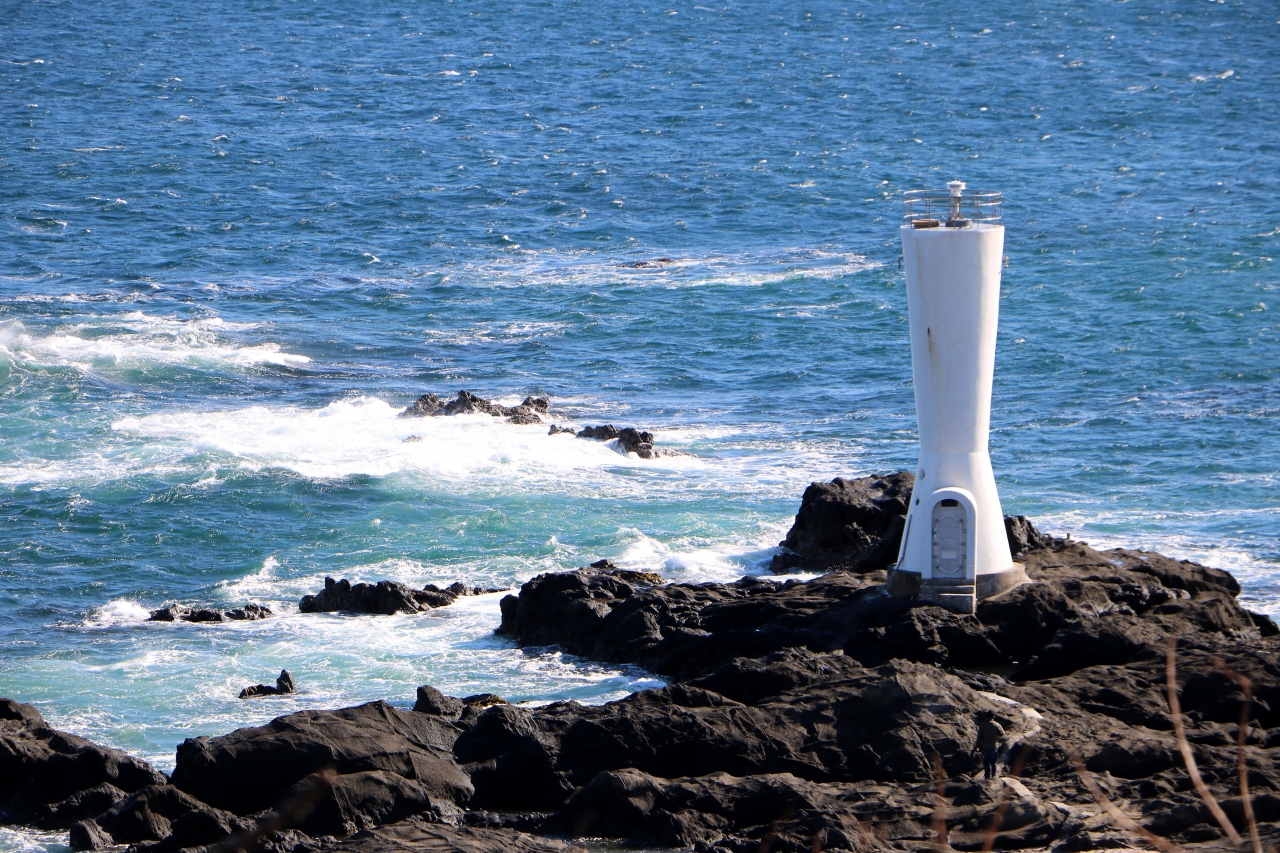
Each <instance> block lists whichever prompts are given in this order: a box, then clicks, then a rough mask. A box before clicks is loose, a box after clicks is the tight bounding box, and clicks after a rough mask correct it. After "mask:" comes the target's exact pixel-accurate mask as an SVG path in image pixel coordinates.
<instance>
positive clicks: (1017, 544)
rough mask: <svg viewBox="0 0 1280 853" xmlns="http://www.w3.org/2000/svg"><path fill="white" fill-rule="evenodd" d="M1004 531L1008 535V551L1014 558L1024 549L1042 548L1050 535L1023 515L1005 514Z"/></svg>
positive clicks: (1048, 540) (1049, 538) (1046, 543)
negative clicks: (1038, 528)
mask: <svg viewBox="0 0 1280 853" xmlns="http://www.w3.org/2000/svg"><path fill="white" fill-rule="evenodd" d="M1004 532H1005V535H1006V536H1008V537H1009V553H1010V554H1012V555H1013V556H1014V557H1015V558H1016V557H1017V556H1018V555H1019V554H1021V553H1023V552H1024V551H1030V550H1033V549H1035V548H1043V547H1044V546H1046V545H1048V544H1049V542H1050V540H1051V537H1048V536H1045V535H1044V534H1043V533H1041V532H1040V531H1039V530H1036V526H1035V525H1034V524H1032V523H1031V519H1029V518H1027V517H1026V516H1025V515H1006V516H1005V517H1004Z"/></svg>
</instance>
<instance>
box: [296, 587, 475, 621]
mask: <svg viewBox="0 0 1280 853" xmlns="http://www.w3.org/2000/svg"><path fill="white" fill-rule="evenodd" d="M488 592H501V590H497V589H483V588H481V587H478V586H475V587H470V586H467V585H465V584H462V583H453V584H450V585H449V586H447V587H445V588H443V589H441V588H440V587H438V586H436V585H434V584H427V585H426V586H424V587H423V588H422V589H413V588H411V587H409V586H407V585H405V584H402V583H400V582H398V581H378V582H377V583H356V584H353V583H351V581H349V580H346V579H345V578H344V579H342V580H336V581H335V580H334V579H333V578H325V579H324V589H323V590H321V591H320V592H318V593H316V594H314V595H304V596H303V597H302V600H301V601H300V602H299V603H298V610H300V611H301V612H303V613H333V612H336V611H346V612H348V613H376V614H382V615H385V616H390V615H391V614H393V613H418V612H420V611H423V610H430V609H431V608H433V607H445V606H447V605H450V604H453V603H454V602H455V601H457V600H458V599H459V598H461V597H462V596H466V595H482V594H484V593H488Z"/></svg>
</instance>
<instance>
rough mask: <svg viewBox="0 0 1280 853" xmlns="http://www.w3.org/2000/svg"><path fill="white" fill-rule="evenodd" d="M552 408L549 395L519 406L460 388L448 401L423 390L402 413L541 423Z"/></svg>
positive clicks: (410, 415) (422, 416)
mask: <svg viewBox="0 0 1280 853" xmlns="http://www.w3.org/2000/svg"><path fill="white" fill-rule="evenodd" d="M550 409H551V402H550V401H549V400H548V399H547V398H546V397H525V398H524V400H523V401H521V403H520V405H518V406H503V405H500V404H498V403H494V402H491V401H489V400H486V399H484V398H483V397H477V396H476V395H475V394H472V393H471V392H470V391H459V392H458V396H457V397H454V398H453V399H452V400H449V401H447V402H446V401H444V400H441V399H440V398H439V397H437V396H436V395H435V394H423V395H422V396H421V397H419V398H418V399H417V400H415V401H414V402H413V404H412V405H410V406H409V407H408V408H406V409H405V410H404V411H403V412H401V413H400V417H402V418H425V417H442V416H448V415H491V416H493V417H495V418H506V419H507V420H508V421H510V422H512V423H517V424H539V423H542V416H543V415H545V414H547V413H548V412H549V411H550Z"/></svg>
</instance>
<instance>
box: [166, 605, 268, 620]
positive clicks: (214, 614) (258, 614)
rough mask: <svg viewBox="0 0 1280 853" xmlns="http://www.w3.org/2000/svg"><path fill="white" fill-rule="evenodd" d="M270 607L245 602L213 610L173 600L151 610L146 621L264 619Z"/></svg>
mask: <svg viewBox="0 0 1280 853" xmlns="http://www.w3.org/2000/svg"><path fill="white" fill-rule="evenodd" d="M270 615H271V608H270V607H267V606H266V605H265V604H246V605H245V606H243V607H237V608H235V609H234V610H214V609H213V608H211V607H189V606H187V605H185V604H179V603H178V602H176V601H174V602H171V603H169V604H166V605H165V606H164V607H161V608H160V609H159V610H152V611H151V615H150V616H148V617H147V621H148V622H252V621H256V620H258V619H266V618H267V617H268V616H270Z"/></svg>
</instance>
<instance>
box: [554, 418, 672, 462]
mask: <svg viewBox="0 0 1280 853" xmlns="http://www.w3.org/2000/svg"><path fill="white" fill-rule="evenodd" d="M553 429H555V428H554V427H553ZM559 431H560V432H566V431H569V432H571V431H572V430H564V429H561V430H559ZM552 435H555V432H552ZM577 436H578V438H589V439H594V440H596V441H614V440H615V439H616V440H617V442H618V449H619V450H621V451H622V452H623V453H634V454H635V455H637V456H639V457H640V458H641V459H657V458H658V457H661V456H682V455H684V454H682V453H680V452H679V451H676V450H667V449H665V448H661V447H654V445H653V442H654V438H653V433H651V432H648V431H646V430H639V429H636V428H635V427H616V426H614V425H613V424H601V425H600V426H585V427H583V428H582V429H580V430H578V431H577Z"/></svg>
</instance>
